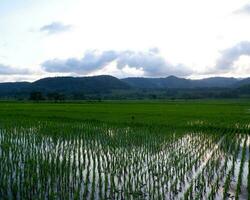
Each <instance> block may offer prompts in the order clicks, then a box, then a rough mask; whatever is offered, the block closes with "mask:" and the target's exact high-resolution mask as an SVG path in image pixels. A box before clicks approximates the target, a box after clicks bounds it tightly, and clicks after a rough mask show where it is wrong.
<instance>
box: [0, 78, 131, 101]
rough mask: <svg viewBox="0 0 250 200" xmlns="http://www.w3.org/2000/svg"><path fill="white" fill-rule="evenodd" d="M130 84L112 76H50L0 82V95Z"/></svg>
mask: <svg viewBox="0 0 250 200" xmlns="http://www.w3.org/2000/svg"><path fill="white" fill-rule="evenodd" d="M127 89H130V86H129V85H127V84H126V83H124V82H123V81H121V80H119V79H118V78H115V77H113V76H106V75H102V76H92V77H52V78H43V79H40V80H37V81H35V82H32V83H29V82H15V83H0V96H2V97H3V96H16V95H18V96H19V95H20V94H22V96H25V95H26V96H27V95H28V94H29V93H30V92H32V91H40V92H43V93H50V92H61V93H65V94H72V93H75V92H76V93H108V92H110V91H112V90H127Z"/></svg>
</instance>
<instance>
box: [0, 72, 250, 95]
mask: <svg viewBox="0 0 250 200" xmlns="http://www.w3.org/2000/svg"><path fill="white" fill-rule="evenodd" d="M32 92H40V93H42V94H43V95H44V96H45V99H46V98H47V97H48V99H49V95H50V96H51V93H55V92H56V93H59V94H61V95H63V96H64V97H65V98H67V99H145V98H146V99H147V98H149V99H151V98H152V99H156V98H159V99H165V98H237V97H240V96H244V97H245V96H249V97H250V78H246V79H236V78H225V77H212V78H205V79H199V80H192V79H185V78H178V77H175V76H169V77H166V78H142V77H135V78H124V79H118V78H116V77H113V76H108V75H102V76H92V77H51V78H43V79H40V80H37V81H35V82H15V83H0V98H2V99H3V98H4V99H8V98H12V99H13V98H14V99H27V98H29V96H30V94H31V93H32ZM46 96H47V97H46Z"/></svg>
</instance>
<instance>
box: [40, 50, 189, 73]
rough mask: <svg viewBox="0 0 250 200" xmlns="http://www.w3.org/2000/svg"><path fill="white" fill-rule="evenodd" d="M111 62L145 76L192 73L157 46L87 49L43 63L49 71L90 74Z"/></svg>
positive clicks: (119, 67) (121, 68)
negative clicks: (112, 49) (115, 49)
mask: <svg viewBox="0 0 250 200" xmlns="http://www.w3.org/2000/svg"><path fill="white" fill-rule="evenodd" d="M111 62H116V67H117V68H118V69H119V70H123V69H125V68H128V67H129V68H134V69H137V70H143V72H144V75H145V76H151V77H158V76H166V75H176V76H187V75H190V74H191V73H192V71H191V70H190V69H188V68H187V67H186V66H184V65H182V64H178V65H173V64H171V63H169V62H167V61H166V60H165V59H164V58H163V57H161V55H160V53H159V50H158V49H157V48H154V49H149V50H148V51H145V52H142V51H130V50H127V51H103V52H99V51H96V50H93V51H87V52H86V53H85V55H84V56H83V58H81V59H76V58H69V59H66V60H61V59H53V60H48V61H45V62H44V63H42V68H43V69H44V70H45V71H47V72H61V73H67V72H71V73H78V74H89V73H92V72H95V71H97V70H101V69H103V68H104V67H106V66H107V65H109V64H110V63H111Z"/></svg>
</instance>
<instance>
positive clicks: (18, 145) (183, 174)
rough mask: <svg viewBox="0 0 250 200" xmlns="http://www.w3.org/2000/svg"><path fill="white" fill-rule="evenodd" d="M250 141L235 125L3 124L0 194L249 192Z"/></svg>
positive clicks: (204, 195)
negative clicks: (214, 126) (229, 126)
mask: <svg viewBox="0 0 250 200" xmlns="http://www.w3.org/2000/svg"><path fill="white" fill-rule="evenodd" d="M193 123H194V124H197V123H198V122H193ZM198 124H202V123H201V122H199V123H198ZM249 143H250V137H249V135H248V132H244V129H242V130H241V129H237V128H235V129H223V128H213V129H208V130H206V129H203V128H199V127H198V128H197V127H196V128H190V129H175V128H166V129H164V128H162V127H158V126H147V127H146V126H145V127H142V126H140V127H129V126H114V125H107V124H105V123H94V122H85V123H53V122H39V123H35V124H34V125H25V126H21V125H15V126H13V125H11V126H4V127H2V128H0V199H90V200H94V199H147V200H151V199H184V200H186V199H211V200H212V199H248V198H249V191H250V190H249V184H250V175H249V169H250V165H249Z"/></svg>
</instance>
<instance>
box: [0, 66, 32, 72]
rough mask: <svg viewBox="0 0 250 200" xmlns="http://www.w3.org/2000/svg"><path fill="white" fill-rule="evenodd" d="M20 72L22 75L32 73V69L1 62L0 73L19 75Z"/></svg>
mask: <svg viewBox="0 0 250 200" xmlns="http://www.w3.org/2000/svg"><path fill="white" fill-rule="evenodd" d="M18 74H20V75H24V74H31V71H30V70H29V69H22V68H17V67H11V66H8V65H4V64H0V75H18Z"/></svg>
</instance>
